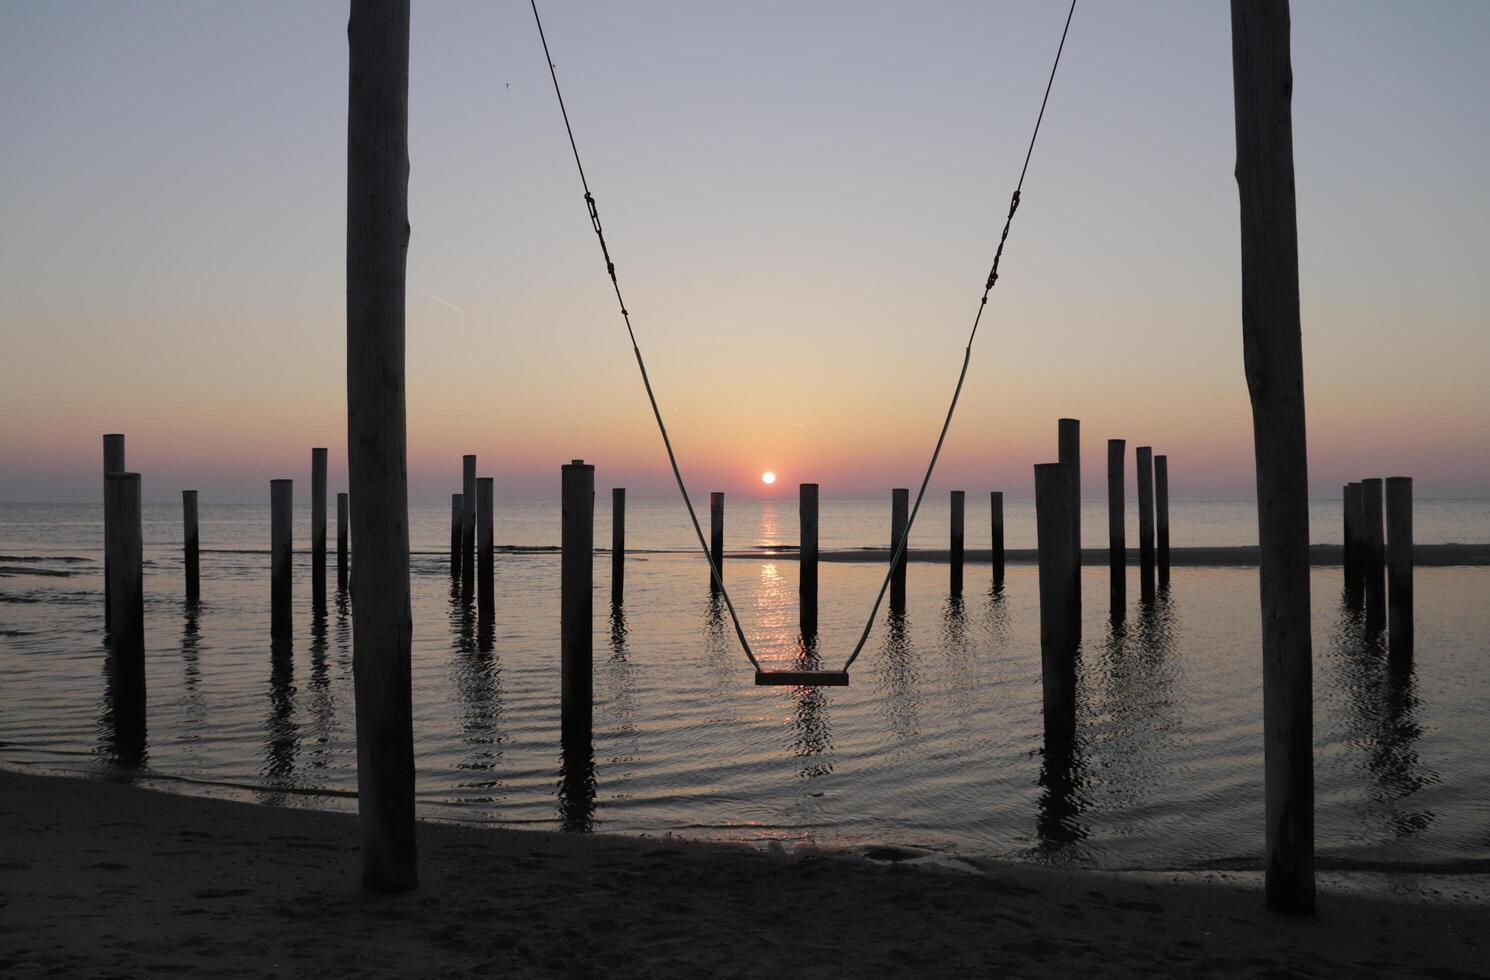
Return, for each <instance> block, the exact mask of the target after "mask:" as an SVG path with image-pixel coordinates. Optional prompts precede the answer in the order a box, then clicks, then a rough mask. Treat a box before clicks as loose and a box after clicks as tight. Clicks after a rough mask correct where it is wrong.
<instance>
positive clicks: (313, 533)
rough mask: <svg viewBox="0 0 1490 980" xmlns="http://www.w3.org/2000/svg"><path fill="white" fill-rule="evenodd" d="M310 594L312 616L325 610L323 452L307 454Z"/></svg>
mask: <svg viewBox="0 0 1490 980" xmlns="http://www.w3.org/2000/svg"><path fill="white" fill-rule="evenodd" d="M310 591H311V604H312V605H313V606H314V608H315V610H316V612H318V613H321V612H325V610H326V450H325V449H324V448H319V449H312V450H311V451H310Z"/></svg>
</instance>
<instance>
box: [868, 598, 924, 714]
mask: <svg viewBox="0 0 1490 980" xmlns="http://www.w3.org/2000/svg"><path fill="white" fill-rule="evenodd" d="M885 625H886V630H885V642H884V645H883V646H882V647H881V649H880V658H879V664H880V666H879V676H878V681H879V686H880V689H881V690H882V691H884V693H885V697H884V707H885V715H886V720H887V721H888V722H889V726H890V733H891V734H892V735H894V736H895V737H896V738H897V739H899V740H901V741H904V740H906V739H909V738H913V737H914V736H915V735H916V734H917V722H918V709H919V706H920V701H921V693H920V684H919V681H920V675H919V673H918V672H917V669H916V656H915V650H914V648H913V647H912V646H911V640H910V623H909V621H908V620H907V619H906V616H905V613H903V612H896V611H893V610H892V611H891V612H890V613H889V614H888V616H887V617H886V619H885Z"/></svg>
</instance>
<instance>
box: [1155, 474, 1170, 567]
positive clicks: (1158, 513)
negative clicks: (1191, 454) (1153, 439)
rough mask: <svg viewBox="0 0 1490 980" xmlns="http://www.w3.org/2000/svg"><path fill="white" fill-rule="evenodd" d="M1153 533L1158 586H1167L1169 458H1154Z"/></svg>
mask: <svg viewBox="0 0 1490 980" xmlns="http://www.w3.org/2000/svg"><path fill="white" fill-rule="evenodd" d="M1154 532H1155V534H1157V535H1158V538H1159V544H1158V547H1157V548H1156V549H1155V555H1154V557H1155V559H1156V560H1157V562H1158V565H1159V584H1160V585H1168V584H1169V457H1168V456H1165V455H1163V454H1160V455H1158V456H1155V457H1154Z"/></svg>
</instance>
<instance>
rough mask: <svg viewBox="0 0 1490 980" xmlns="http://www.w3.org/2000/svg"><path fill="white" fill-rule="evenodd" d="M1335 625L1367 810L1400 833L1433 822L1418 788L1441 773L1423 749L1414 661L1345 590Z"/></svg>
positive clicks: (1350, 738) (1347, 736)
mask: <svg viewBox="0 0 1490 980" xmlns="http://www.w3.org/2000/svg"><path fill="white" fill-rule="evenodd" d="M1341 598H1342V601H1341V605H1340V608H1339V616H1338V618H1337V619H1336V621H1335V624H1334V626H1333V628H1332V631H1331V644H1330V647H1331V656H1332V658H1333V659H1334V661H1335V668H1336V670H1337V671H1338V672H1339V674H1340V680H1341V683H1340V687H1341V690H1343V691H1344V692H1345V694H1346V697H1347V700H1348V710H1347V711H1346V713H1345V719H1344V722H1343V724H1344V731H1343V733H1342V736H1343V739H1344V741H1346V742H1347V743H1348V744H1350V745H1352V746H1354V747H1356V748H1358V749H1359V750H1360V751H1361V753H1362V759H1361V762H1362V765H1363V766H1364V769H1365V772H1366V774H1368V775H1369V776H1370V780H1369V782H1368V784H1367V785H1368V793H1369V799H1368V801H1367V804H1366V806H1367V811H1368V813H1369V814H1370V815H1371V816H1372V817H1373V818H1374V819H1375V820H1376V821H1377V822H1379V823H1380V825H1381V826H1382V829H1383V830H1384V832H1385V833H1386V834H1387V835H1389V836H1390V837H1391V838H1393V839H1401V838H1405V837H1412V836H1414V835H1416V834H1419V833H1421V832H1423V831H1425V830H1427V829H1428V828H1429V827H1430V826H1431V825H1432V824H1433V821H1434V814H1433V811H1431V810H1429V809H1427V808H1426V807H1423V806H1417V805H1414V803H1415V799H1414V798H1415V796H1416V794H1417V793H1418V792H1419V791H1420V790H1422V789H1423V788H1424V787H1426V786H1430V785H1432V784H1434V783H1437V782H1438V781H1439V774H1438V773H1437V772H1436V771H1435V770H1433V769H1432V768H1431V767H1429V766H1428V765H1427V764H1425V763H1424V762H1423V760H1422V758H1421V756H1420V755H1419V754H1418V747H1417V746H1418V740H1419V739H1420V738H1421V737H1422V735H1423V727H1422V724H1421V723H1420V722H1419V721H1418V719H1417V712H1418V709H1419V707H1420V705H1421V701H1420V699H1419V698H1418V695H1417V690H1416V674H1415V669H1414V667H1413V664H1412V663H1411V662H1410V661H1404V660H1403V659H1402V658H1393V657H1391V656H1390V654H1389V651H1388V649H1387V640H1386V634H1385V633H1383V632H1382V630H1381V629H1380V628H1378V627H1376V626H1374V625H1373V624H1369V623H1368V621H1367V617H1366V615H1365V611H1364V610H1363V609H1362V607H1361V605H1360V604H1359V603H1358V602H1356V601H1354V599H1353V597H1351V596H1349V595H1344V596H1342V597H1341Z"/></svg>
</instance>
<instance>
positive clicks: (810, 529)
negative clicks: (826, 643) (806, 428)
mask: <svg viewBox="0 0 1490 980" xmlns="http://www.w3.org/2000/svg"><path fill="white" fill-rule="evenodd" d="M817 489H818V488H817V484H816V483H803V484H801V485H800V486H798V487H797V514H798V527H799V528H800V531H801V538H800V544H799V546H798V551H797V558H798V559H799V560H798V564H799V565H800V566H801V567H800V568H799V569H798V573H799V578H798V590H797V591H798V598H799V600H800V605H801V621H802V635H803V636H808V637H810V636H814V635H815V634H816V633H817V499H818V498H817Z"/></svg>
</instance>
